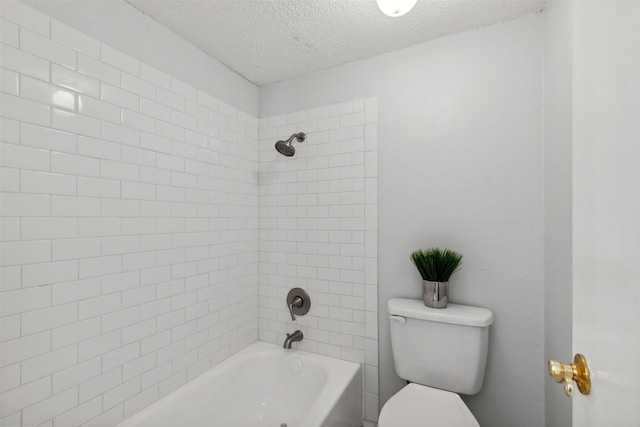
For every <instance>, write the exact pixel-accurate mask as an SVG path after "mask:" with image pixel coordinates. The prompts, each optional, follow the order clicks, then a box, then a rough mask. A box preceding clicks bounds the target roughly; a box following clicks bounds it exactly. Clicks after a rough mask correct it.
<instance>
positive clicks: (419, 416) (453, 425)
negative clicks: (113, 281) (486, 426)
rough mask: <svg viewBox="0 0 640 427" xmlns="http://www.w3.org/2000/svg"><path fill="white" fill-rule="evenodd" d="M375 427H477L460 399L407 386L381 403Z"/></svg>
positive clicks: (440, 391)
mask: <svg viewBox="0 0 640 427" xmlns="http://www.w3.org/2000/svg"><path fill="white" fill-rule="evenodd" d="M378 426H379V427H423V426H424V427H427V426H429V427H480V424H478V421H477V420H476V419H475V418H474V416H473V414H472V413H471V411H470V410H469V408H467V405H465V404H464V402H463V401H462V399H461V398H460V396H458V395H457V394H455V393H451V392H449V391H444V390H439V389H435V388H431V387H427V386H423V385H419V384H413V383H411V384H408V385H407V386H406V387H404V388H403V389H402V390H400V391H399V392H397V393H396V394H395V395H393V396H392V397H391V399H389V400H388V401H387V403H385V405H384V407H383V408H382V411H380V418H379V420H378Z"/></svg>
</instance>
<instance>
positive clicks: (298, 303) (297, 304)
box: [287, 296, 304, 336]
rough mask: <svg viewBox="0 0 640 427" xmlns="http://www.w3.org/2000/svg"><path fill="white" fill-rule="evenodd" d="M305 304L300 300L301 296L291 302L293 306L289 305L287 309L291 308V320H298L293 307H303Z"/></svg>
mask: <svg viewBox="0 0 640 427" xmlns="http://www.w3.org/2000/svg"><path fill="white" fill-rule="evenodd" d="M303 304H304V301H302V298H300V297H299V296H296V297H295V298H294V299H293V301H291V304H289V305H288V306H287V307H289V314H291V320H294V321H295V320H296V315H295V313H294V312H293V307H302V305H303ZM287 336H289V334H287Z"/></svg>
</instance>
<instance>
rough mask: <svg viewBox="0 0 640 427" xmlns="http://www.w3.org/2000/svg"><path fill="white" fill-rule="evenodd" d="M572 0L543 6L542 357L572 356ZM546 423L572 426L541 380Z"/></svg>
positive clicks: (552, 387) (566, 409)
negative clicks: (543, 389) (543, 285)
mask: <svg viewBox="0 0 640 427" xmlns="http://www.w3.org/2000/svg"><path fill="white" fill-rule="evenodd" d="M572 9H573V4H572V2H568V1H549V2H547V4H546V6H545V11H544V23H545V34H544V38H545V45H544V183H545V185H544V194H545V213H544V221H545V224H544V228H545V240H544V275H545V279H544V283H545V299H544V310H545V311H544V317H545V319H544V324H545V328H544V355H545V356H544V358H545V360H549V359H555V360H563V361H564V360H571V357H572V353H571V323H572V305H571V304H570V303H569V301H571V280H572V277H571V276H572V275H571V260H572V252H571V200H572V195H571V144H572V132H571V127H572V82H573V79H572V62H573V60H572V55H573V52H572ZM545 425H546V426H548V427H553V426H556V427H563V426H570V425H571V399H567V398H566V396H565V395H564V390H563V388H562V387H560V386H559V385H558V384H557V383H556V382H554V381H552V380H551V378H546V379H545Z"/></svg>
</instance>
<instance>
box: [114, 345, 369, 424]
mask: <svg viewBox="0 0 640 427" xmlns="http://www.w3.org/2000/svg"><path fill="white" fill-rule="evenodd" d="M361 387H362V386H361V373H360V365H359V364H357V363H352V362H346V361H343V360H338V359H332V358H330V357H325V356H320V355H317V354H312V353H307V352H304V351H300V350H285V349H283V348H282V347H279V346H276V345H273V344H268V343H264V342H256V343H253V344H251V345H249V346H248V347H246V348H245V349H244V350H242V351H240V352H239V353H237V354H235V355H234V356H232V357H231V358H229V359H227V360H225V361H224V362H222V363H220V364H218V365H216V366H215V367H213V368H211V369H210V370H208V371H207V372H205V373H204V374H202V375H201V376H199V377H198V378H196V379H194V380H193V381H191V382H189V383H188V384H186V385H185V386H183V387H181V388H179V389H177V390H175V391H173V392H172V393H170V394H168V395H167V396H165V397H164V398H162V399H160V400H158V401H157V402H155V403H154V404H152V405H151V406H149V407H147V408H145V409H144V410H142V411H141V412H138V413H137V414H135V415H134V416H132V417H130V418H128V419H126V420H124V421H123V422H122V423H120V424H119V425H118V427H134V426H135V427H200V426H202V427H204V426H207V427H211V426H220V427H232V426H233V427H254V426H255V427H262V426H264V427H267V426H268V427H281V426H284V425H286V426H287V427H342V426H345V427H347V426H349V427H351V426H360V425H361V424H362V415H361V411H362V410H361V408H362V390H361Z"/></svg>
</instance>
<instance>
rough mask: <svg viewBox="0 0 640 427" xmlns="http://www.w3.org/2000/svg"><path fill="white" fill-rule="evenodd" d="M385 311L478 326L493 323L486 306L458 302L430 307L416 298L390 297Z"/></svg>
mask: <svg viewBox="0 0 640 427" xmlns="http://www.w3.org/2000/svg"><path fill="white" fill-rule="evenodd" d="M387 312H388V313H389V314H390V315H393V316H402V317H409V318H411V319H420V320H429V321H432V322H441V323H451V324H454V325H465V326H476V327H480V328H481V327H486V326H489V325H491V324H492V323H493V313H491V310H488V309H486V308H482V307H472V306H470V305H460V304H449V305H447V308H431V307H427V306H425V305H424V302H423V301H422V300H418V299H405V298H391V299H390V300H389V301H387Z"/></svg>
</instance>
